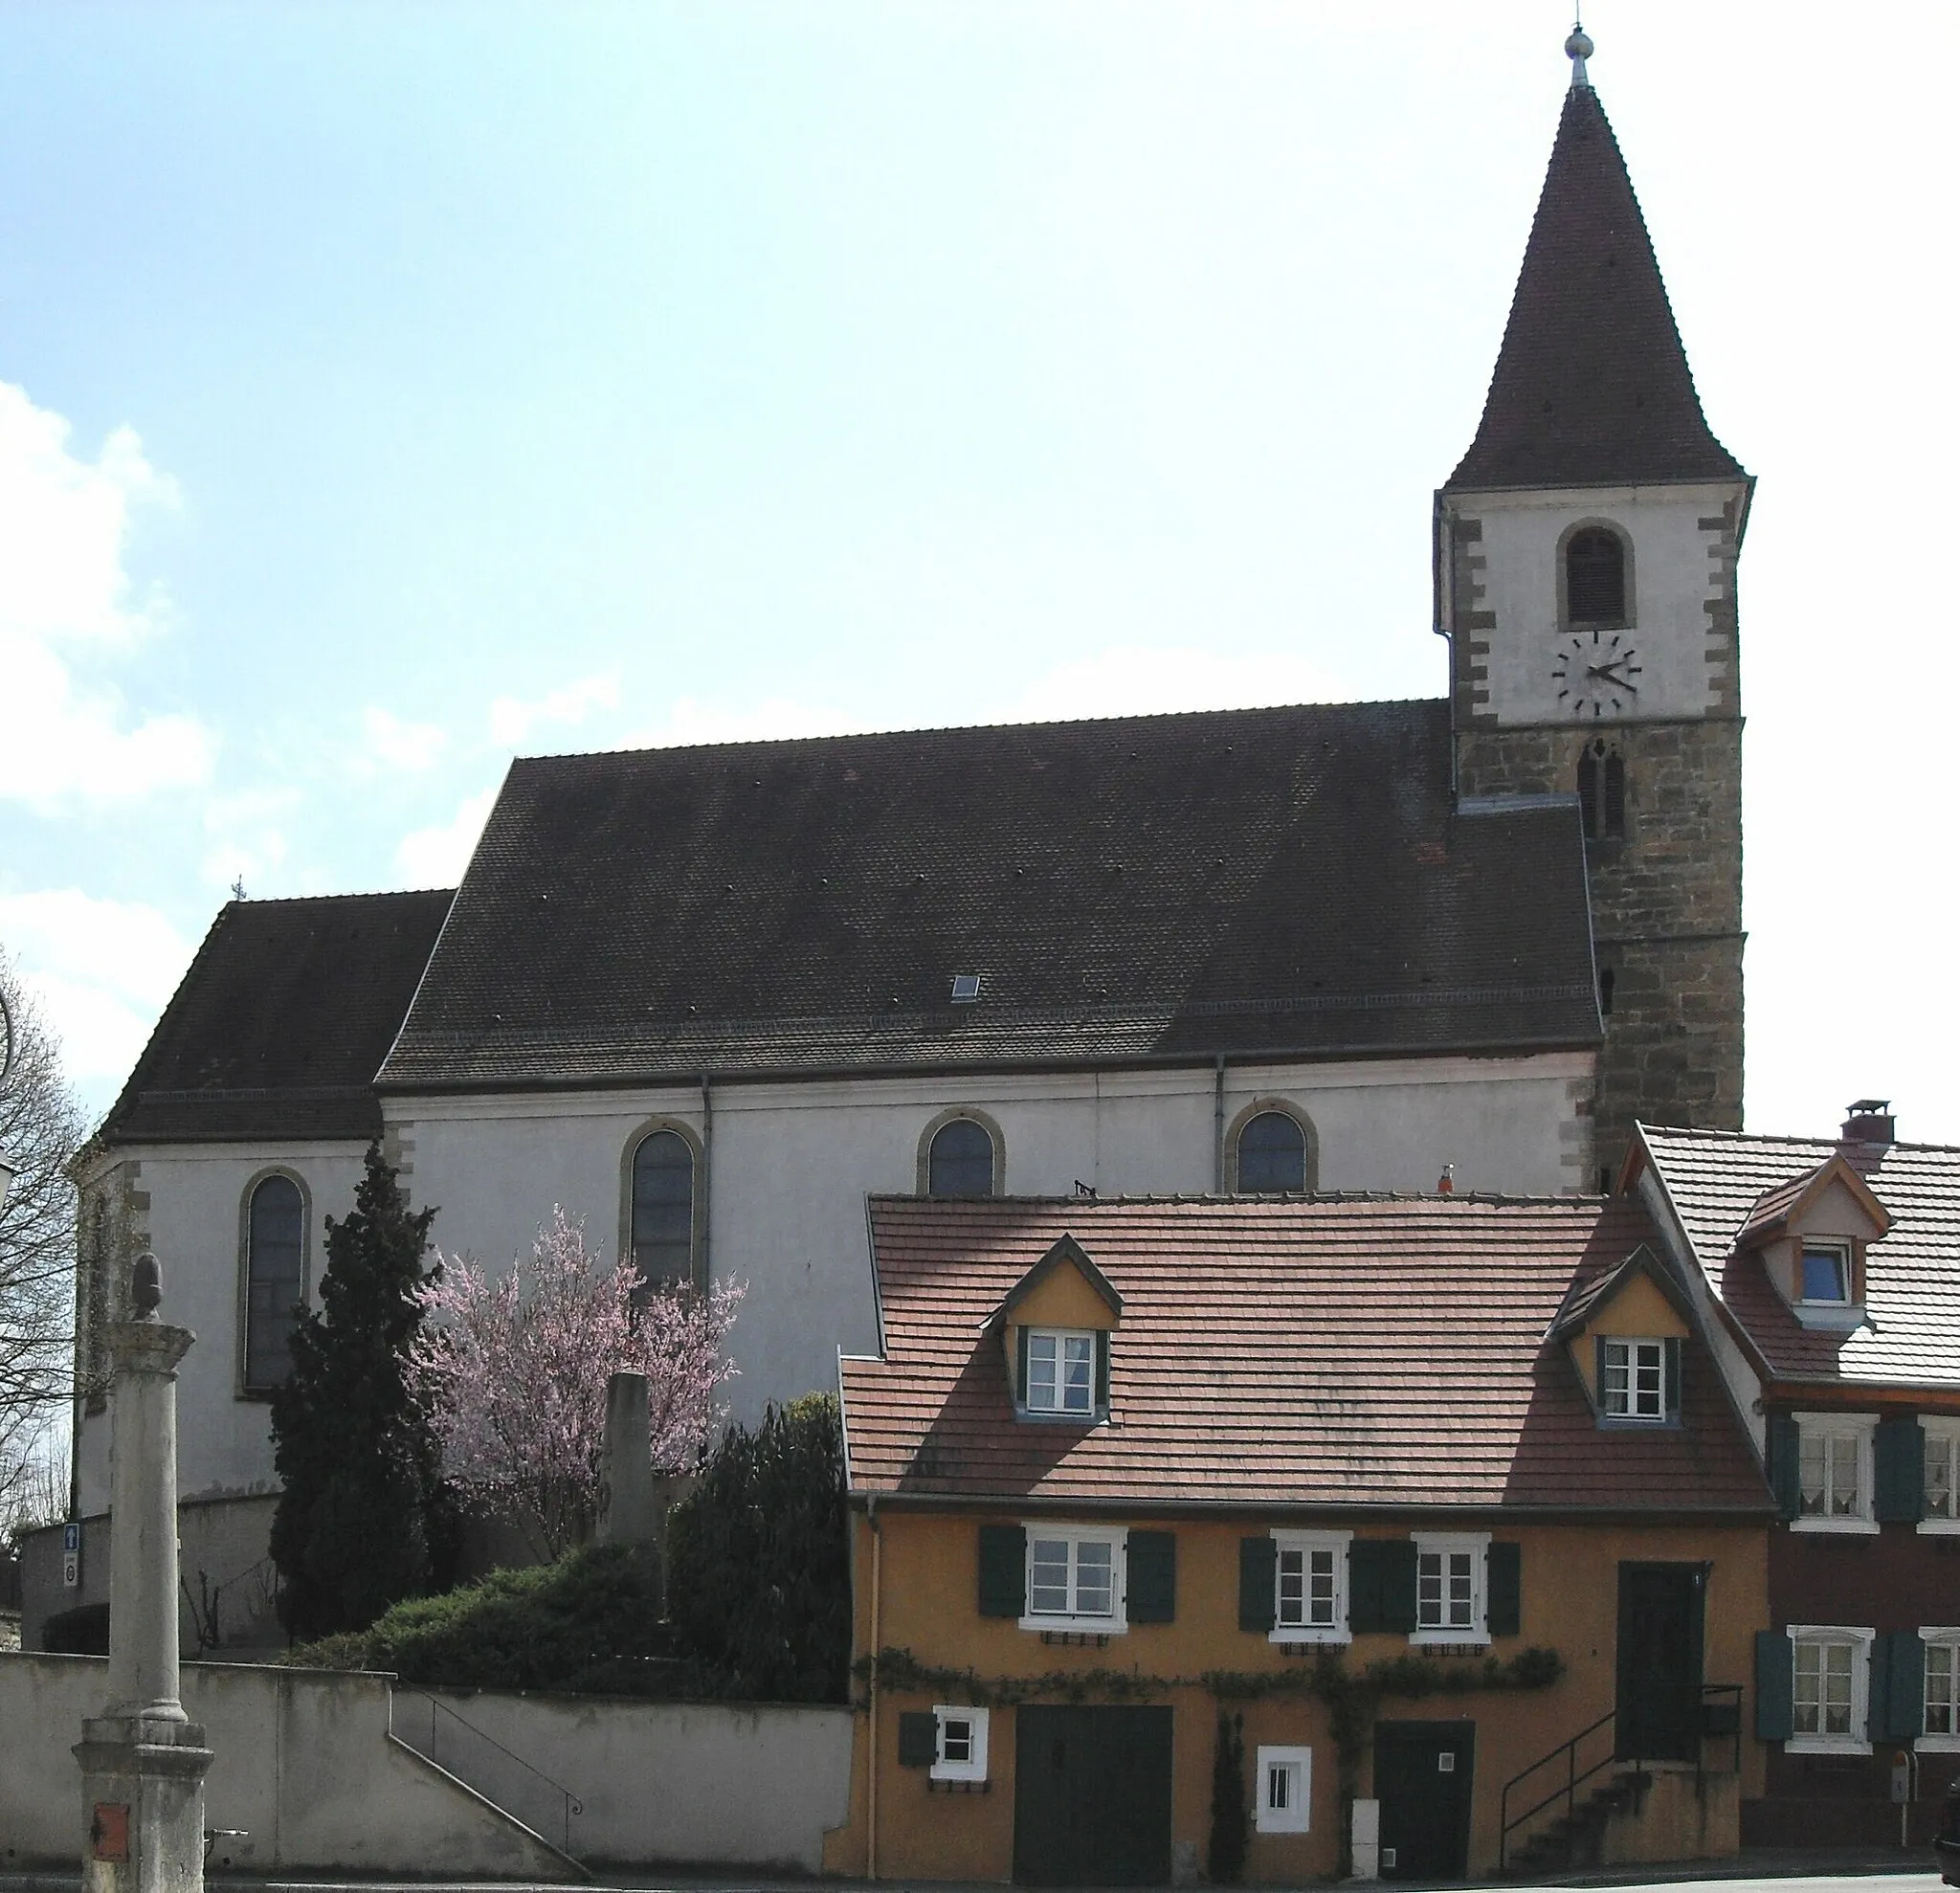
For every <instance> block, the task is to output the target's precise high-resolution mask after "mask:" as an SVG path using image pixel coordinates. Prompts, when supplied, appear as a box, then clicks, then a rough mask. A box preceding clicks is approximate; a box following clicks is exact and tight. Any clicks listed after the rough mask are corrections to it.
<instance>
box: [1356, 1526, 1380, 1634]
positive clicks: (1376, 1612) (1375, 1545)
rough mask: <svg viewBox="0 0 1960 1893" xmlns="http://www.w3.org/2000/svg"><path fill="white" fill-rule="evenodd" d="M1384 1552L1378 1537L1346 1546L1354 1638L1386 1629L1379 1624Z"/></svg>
mask: <svg viewBox="0 0 1960 1893" xmlns="http://www.w3.org/2000/svg"><path fill="white" fill-rule="evenodd" d="M1383 1549H1384V1541H1383V1540H1382V1539H1379V1538H1356V1539H1354V1540H1352V1541H1351V1542H1350V1543H1349V1545H1348V1629H1349V1630H1350V1631H1352V1632H1353V1634H1354V1635H1355V1636H1356V1637H1359V1636H1361V1635H1362V1633H1363V1632H1364V1631H1372V1630H1386V1629H1387V1628H1388V1625H1387V1624H1385V1623H1384V1622H1383V1621H1382V1560H1381V1554H1382V1551H1383Z"/></svg>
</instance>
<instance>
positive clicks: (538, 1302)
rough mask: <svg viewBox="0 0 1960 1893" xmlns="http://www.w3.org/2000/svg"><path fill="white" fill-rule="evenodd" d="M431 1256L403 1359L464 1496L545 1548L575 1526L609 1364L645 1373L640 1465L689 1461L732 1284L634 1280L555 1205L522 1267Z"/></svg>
mask: <svg viewBox="0 0 1960 1893" xmlns="http://www.w3.org/2000/svg"><path fill="white" fill-rule="evenodd" d="M440 1259H441V1263H442V1267H441V1272H440V1273H439V1274H438V1275H437V1276H436V1277H435V1279H434V1281H431V1282H430V1283H429V1285H428V1286H427V1287H425V1288H424V1289H423V1290H422V1291H421V1302H422V1307H423V1310H424V1312H425V1313H426V1314H427V1315H428V1316H430V1317H431V1319H430V1320H428V1321H426V1322H424V1323H423V1325H422V1327H421V1329H420V1332H419V1333H418V1335H417V1337H416V1340H415V1343H414V1346H413V1347H412V1351H411V1354H410V1373H411V1377H412V1382H413V1385H414V1386H415V1389H416V1391H417V1392H418V1394H419V1395H420V1397H421V1398H422V1399H423V1400H424V1401H425V1402H426V1404H427V1406H428V1408H429V1411H430V1414H431V1417H432V1420H433V1422H434V1428H435V1434H436V1437H437V1438H438V1439H439V1440H440V1441H441V1443H442V1460H443V1471H444V1474H445V1475H446V1476H447V1478H448V1479H449V1480H450V1481H452V1482H453V1483H454V1484H455V1485H456V1487H457V1490H458V1491H459V1492H460V1493H461V1494H462V1496H463V1499H464V1501H465V1503H468V1504H470V1505H471V1506H473V1507H474V1508H475V1509H477V1510H479V1511H487V1512H497V1513H500V1514H504V1515H507V1516H509V1517H510V1518H511V1519H512V1520H514V1521H515V1522H516V1523H517V1524H518V1526H520V1528H521V1529H523V1532H524V1534H525V1536H526V1538H527V1539H528V1540H529V1541H530V1543H531V1546H532V1548H533V1549H534V1550H535V1551H538V1552H540V1553H542V1554H543V1555H546V1556H548V1557H555V1556H556V1555H557V1554H558V1553H559V1552H560V1551H562V1550H564V1549H565V1548H567V1547H568V1546H569V1545H574V1544H577V1543H578V1542H579V1541H580V1540H582V1539H583V1538H585V1537H587V1536H588V1535H590V1530H591V1527H592V1523H593V1520H594V1518H595V1516H596V1513H597V1505H598V1497H599V1484H600V1477H601V1472H602V1459H603V1456H604V1448H605V1429H606V1384H607V1381H608V1380H609V1378H610V1377H611V1376H612V1374H614V1373H616V1372H622V1371H624V1372H634V1373H643V1374H645V1375H646V1377H647V1384H648V1390H649V1407H650V1413H649V1418H650V1421H651V1432H652V1436H653V1463H654V1467H655V1470H656V1471H658V1472H679V1471H684V1470H686V1469H688V1468H690V1467H692V1466H693V1465H695V1464H696V1463H697V1462H698V1461H699V1460H700V1459H701V1456H702V1452H703V1450H704V1449H705V1447H706V1445H707V1443H708V1440H709V1438H710V1437H711V1436H712V1435H713V1434H714V1433H715V1432H716V1431H717V1430H718V1429H719V1428H720V1426H721V1424H722V1423H723V1421H724V1419H725V1418H726V1416H727V1409H726V1407H725V1405H724V1404H723V1403H721V1402H720V1401H718V1400H717V1398H716V1390H717V1389H718V1388H720V1386H721V1385H722V1383H723V1382H724V1381H725V1380H727V1379H728V1378H729V1377H730V1376H731V1375H732V1374H733V1373H734V1372H735V1368H734V1366H733V1364H732V1363H731V1362H730V1361H729V1360H728V1359H727V1357H726V1355H725V1354H724V1352H723V1344H724V1342H725V1340H726V1339H727V1334H728V1329H729V1327H730V1326H731V1325H733V1323H734V1320H735V1307H736V1303H739V1302H740V1301H741V1299H742V1294H743V1291H742V1288H741V1287H740V1285H738V1284H736V1283H732V1282H730V1283H724V1284H722V1285H721V1286H718V1287H716V1288H713V1289H711V1290H710V1291H709V1292H708V1293H706V1294H705V1295H703V1294H700V1293H698V1292H697V1291H695V1290H694V1289H692V1288H679V1289H668V1288H657V1289H648V1288H645V1287H643V1286H642V1284H641V1282H640V1279H639V1275H638V1272H637V1271H636V1270H635V1267H634V1266H633V1264H632V1263H631V1262H627V1261H622V1262H620V1263H619V1264H618V1265H617V1266H616V1267H613V1268H611V1269H608V1268H606V1267H605V1266H604V1265H603V1264H602V1263H600V1261H599V1258H597V1257H595V1256H591V1255H589V1254H588V1253H587V1251H586V1246H585V1231H584V1226H583V1224H582V1223H579V1222H576V1221H574V1220H572V1219H571V1218H570V1217H568V1215H567V1214H565V1212H564V1211H563V1210H562V1209H556V1208H554V1209H553V1210H552V1212H551V1220H550V1222H549V1223H547V1224H546V1225H545V1227H543V1228H542V1229H540V1230H539V1231H538V1239H537V1241H536V1242H535V1243H534V1244H533V1245H532V1249H531V1259H530V1262H529V1264H528V1266H527V1265H526V1264H525V1263H524V1261H523V1258H516V1259H515V1260H514V1261H513V1264H512V1267H511V1271H510V1273H509V1275H508V1276H505V1277H503V1278H502V1279H501V1280H499V1281H491V1280H490V1279H489V1278H488V1277H487V1276H486V1275H485V1274H484V1273H483V1271H482V1270H481V1269H480V1268H479V1266H478V1265H477V1263H476V1262H475V1261H473V1260H472V1259H471V1258H469V1257H468V1256H444V1257H442V1258H440Z"/></svg>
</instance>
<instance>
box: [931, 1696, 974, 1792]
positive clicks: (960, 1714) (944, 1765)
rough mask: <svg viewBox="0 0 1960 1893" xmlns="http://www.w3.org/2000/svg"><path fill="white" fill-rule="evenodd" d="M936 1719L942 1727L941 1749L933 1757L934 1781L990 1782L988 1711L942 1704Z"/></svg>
mask: <svg viewBox="0 0 1960 1893" xmlns="http://www.w3.org/2000/svg"><path fill="white" fill-rule="evenodd" d="M932 1713H933V1717H934V1719H935V1720H936V1721H937V1722H938V1724H939V1742H938V1749H937V1752H936V1753H935V1755H934V1757H933V1763H932V1779H933V1780H934V1781H985V1780H986V1779H987V1711H986V1710H985V1709H975V1708H969V1707H967V1706H965V1705H955V1704H946V1703H941V1704H936V1705H935V1706H934V1708H933V1711H932Z"/></svg>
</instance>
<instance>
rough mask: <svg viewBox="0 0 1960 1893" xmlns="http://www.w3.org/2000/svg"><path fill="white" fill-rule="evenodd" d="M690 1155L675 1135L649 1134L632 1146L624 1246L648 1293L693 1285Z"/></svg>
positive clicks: (667, 1131) (661, 1131)
mask: <svg viewBox="0 0 1960 1893" xmlns="http://www.w3.org/2000/svg"><path fill="white" fill-rule="evenodd" d="M694 1170H695V1151H694V1146H693V1144H692V1143H691V1142H690V1141H689V1140H688V1139H687V1138H686V1137H683V1136H682V1135H681V1133H680V1132H679V1130H676V1129H673V1128H666V1127H663V1128H661V1129H657V1130H652V1131H649V1132H648V1133H647V1135H646V1136H644V1137H642V1138H641V1139H640V1140H639V1142H638V1143H637V1144H636V1145H635V1146H634V1149H633V1164H632V1169H631V1174H630V1179H629V1189H630V1197H629V1204H630V1207H629V1212H628V1236H627V1240H628V1245H629V1248H630V1250H631V1253H632V1256H633V1265H634V1267H635V1269H636V1270H637V1271H638V1273H639V1279H640V1281H641V1283H642V1285H644V1286H645V1287H648V1288H671V1287H676V1286H682V1287H684V1286H686V1285H687V1284H688V1283H690V1282H692V1281H693V1280H694V1247H695V1242H694V1236H695V1232H694V1195H695V1176H694Z"/></svg>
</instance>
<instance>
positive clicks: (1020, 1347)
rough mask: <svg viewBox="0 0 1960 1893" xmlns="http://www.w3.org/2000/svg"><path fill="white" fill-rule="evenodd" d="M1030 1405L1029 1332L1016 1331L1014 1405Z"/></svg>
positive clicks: (1020, 1329)
mask: <svg viewBox="0 0 1960 1893" xmlns="http://www.w3.org/2000/svg"><path fill="white" fill-rule="evenodd" d="M1027 1404H1028V1330H1027V1329H1026V1328H1025V1327H1017V1328H1015V1329H1014V1405H1015V1406H1017V1407H1025V1406H1026V1405H1027Z"/></svg>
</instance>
